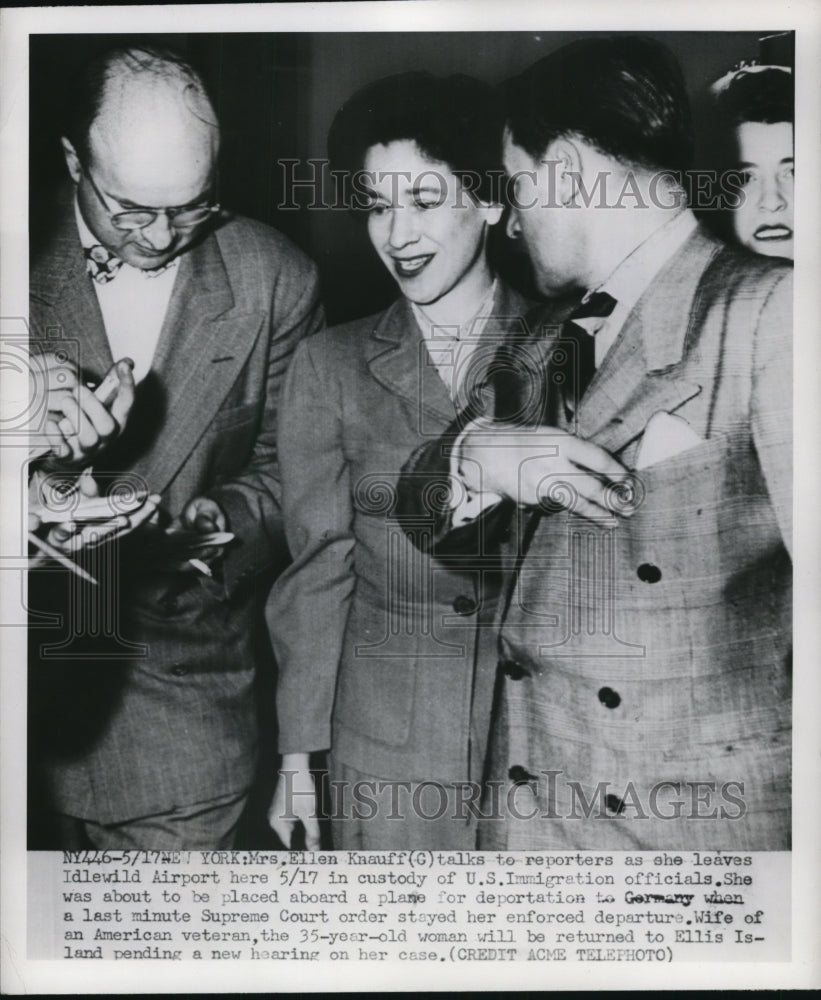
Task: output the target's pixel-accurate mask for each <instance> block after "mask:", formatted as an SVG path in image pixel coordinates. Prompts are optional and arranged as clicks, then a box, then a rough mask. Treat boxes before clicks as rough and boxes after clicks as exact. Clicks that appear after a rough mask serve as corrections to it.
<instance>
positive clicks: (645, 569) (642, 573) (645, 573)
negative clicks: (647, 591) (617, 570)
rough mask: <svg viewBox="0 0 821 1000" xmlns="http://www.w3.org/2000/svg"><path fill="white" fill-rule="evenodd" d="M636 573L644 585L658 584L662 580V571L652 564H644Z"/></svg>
mask: <svg viewBox="0 0 821 1000" xmlns="http://www.w3.org/2000/svg"><path fill="white" fill-rule="evenodd" d="M636 573H637V575H638V578H639V580H641V581H642V583H658V582H659V580H660V579H661V570H660V569H659V568H658V566H654V565H653V564H652V563H642V564H641V566H639V568H638V570H636Z"/></svg>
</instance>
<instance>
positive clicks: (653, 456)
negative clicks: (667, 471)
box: [635, 411, 703, 469]
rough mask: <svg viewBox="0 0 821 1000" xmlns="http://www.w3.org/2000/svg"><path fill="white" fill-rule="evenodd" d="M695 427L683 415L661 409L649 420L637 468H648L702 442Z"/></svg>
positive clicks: (640, 446)
mask: <svg viewBox="0 0 821 1000" xmlns="http://www.w3.org/2000/svg"><path fill="white" fill-rule="evenodd" d="M702 441H703V438H700V437H699V436H698V434H696V432H695V431H694V430H693V428H692V427H691V426H690V425H689V424H688V423H687V421H686V420H684V419H682V418H681V417H676V416H674V415H673V414H672V413H664V412H662V411H659V412H658V413H654V414H653V416H652V417H651V418H650V419H649V420H648V421H647V426H646V427H645V428H644V435H643V436H642V439H641V444H640V445H639V451H638V455H637V456H636V465H635V467H636V468H637V469H646V468H648V467H649V466H651V465H656V463H658V462H663V461H664V459H665V458H672V457H673V456H674V455H679V454H681V452H683V451H688V450H689V449H690V448H694V447H695V446H696V445H698V444H701V443H702Z"/></svg>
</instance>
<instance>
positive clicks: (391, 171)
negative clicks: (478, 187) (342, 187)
mask: <svg viewBox="0 0 821 1000" xmlns="http://www.w3.org/2000/svg"><path fill="white" fill-rule="evenodd" d="M364 169H365V175H366V179H367V185H366V186H367V188H368V192H369V195H370V198H371V204H370V207H369V209H368V235H369V236H370V239H371V242H372V243H373V245H374V248H375V249H376V252H377V253H378V254H379V256H380V258H381V260H382V263H383V264H384V265H385V267H387V269H388V270H389V271H390V273H391V275H392V276H393V278H394V280H395V281H396V283H397V285H399V289H400V291H401V292H402V294H403V295H404V296H405V297H406V298H408V299H410V301H411V302H415V303H417V305H431V304H433V303H435V302H439V301H441V300H442V299H444V298H445V296H447V295H449V294H450V293H452V292H453V291H454V290H455V289H457V288H460V289H461V288H463V287H464V285H465V283H473V282H476V283H477V285H478V284H479V283H480V282H481V281H482V280H483V278H484V276H486V274H487V264H486V261H485V253H484V248H485V226H486V225H494V224H495V223H496V222H498V221H499V218H500V217H501V214H502V208H501V206H500V205H483V204H480V203H478V202H476V201H474V200H473V198H471V197H470V196H469V195H468V194H467V192H466V191H465V190H464V188H463V187H462V184H461V182H460V181H459V180H458V178H457V177H456V176H455V175H454V174H453V173H452V172H451V169H450V167H448V166H447V165H446V164H444V163H438V162H436V161H435V160H430V159H428V158H427V157H426V156H424V155H423V153H422V152H421V151H420V149H419V147H418V146H417V145H416V143H415V142H414V141H413V140H411V139H401V140H397V141H395V142H389V143H388V144H387V145H381V144H380V145H377V146H371V147H370V149H369V150H368V152H367V155H366V156H365V163H364ZM477 290H478V289H477Z"/></svg>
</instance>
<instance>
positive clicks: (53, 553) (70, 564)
mask: <svg viewBox="0 0 821 1000" xmlns="http://www.w3.org/2000/svg"><path fill="white" fill-rule="evenodd" d="M29 541H30V542H31V544H32V545H33V546H34V547H35V548H38V549H39V550H40V551H41V552H44V553H45V554H46V555H47V556H50V557H51V558H52V559H54V560H56V561H57V562H58V563H60V565H61V566H65V567H66V569H70V570H71V572H72V573H76V574H77V576H80V577H82V578H83V579H84V580H87V581H88V582H89V583H93V584H94V585H95V586H97V581H96V580H95V579H94V577H93V576H92V575H91V574H90V573H87V572H86V571H85V570H84V569H83V568H82V566H78V565H77V563H76V562H74V561H73V560H71V559H69V557H68V556H66V555H63V553H62V552H60V551H59V550H58V549H55V548H54V546H53V545H49V543H48V542H44V541H43V539H42V538H38V537H37V535H35V534H34V532H33V531H30V532H29Z"/></svg>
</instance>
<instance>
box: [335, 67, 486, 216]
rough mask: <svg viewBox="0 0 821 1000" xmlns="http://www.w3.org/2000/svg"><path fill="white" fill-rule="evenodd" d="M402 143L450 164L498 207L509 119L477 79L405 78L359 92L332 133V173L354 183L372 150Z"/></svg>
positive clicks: (341, 112) (418, 75) (481, 196)
mask: <svg viewBox="0 0 821 1000" xmlns="http://www.w3.org/2000/svg"><path fill="white" fill-rule="evenodd" d="M403 139H410V140H412V141H413V142H415V143H416V144H417V146H418V147H419V149H420V151H421V152H422V154H423V155H424V156H426V157H428V158H429V159H431V160H435V161H438V162H440V163H444V164H446V165H447V166H448V167H449V168H450V169H451V171H452V172H453V173H454V174H455V175H456V176H457V177H459V178H460V180H462V181H463V182H465V180H466V178H467V177H468V176H470V177H471V181H470V182H469V185H468V189H469V190H472V191H473V193H474V194H475V195H476V196H477V197H478V198H479V199H480V200H482V201H494V200H498V188H499V186H500V185H499V178H500V177H501V174H502V117H501V112H500V108H499V105H498V101H497V99H496V97H495V94H494V91H493V88H492V87H491V86H490V85H489V84H486V83H483V82H481V81H480V80H476V79H474V78H473V77H470V76H463V75H454V76H446V77H437V76H434V75H433V74H431V73H422V72H410V73H400V74H397V75H396V76H389V77H386V78H384V79H381V80H376V81H375V82H373V83H370V84H368V85H367V86H366V87H363V88H362V89H361V90H359V91H357V93H355V94H354V95H353V97H351V98H350V100H348V101H347V102H346V103H345V104H344V105H343V106H342V108H340V110H339V111H338V112H337V114H336V117H335V118H334V120H333V124H332V125H331V128H330V131H329V133H328V155H329V158H330V161H331V169H332V170H334V171H340V172H344V174H345V175H348V176H351V175H354V174H356V173H358V172H359V171H361V170H362V169H363V166H364V163H365V156H366V154H367V151H368V149H370V147H371V146H376V145H387V144H388V143H390V142H395V141H399V140H403Z"/></svg>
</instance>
